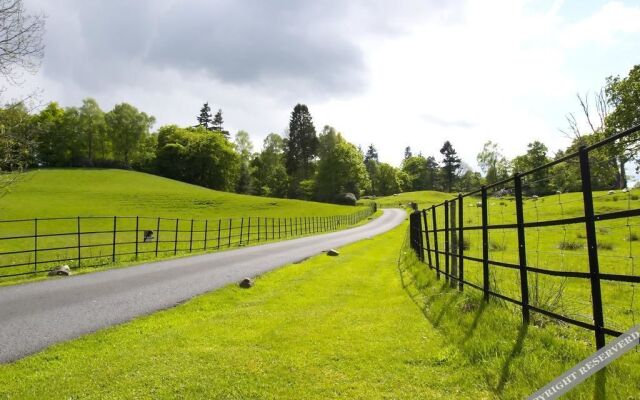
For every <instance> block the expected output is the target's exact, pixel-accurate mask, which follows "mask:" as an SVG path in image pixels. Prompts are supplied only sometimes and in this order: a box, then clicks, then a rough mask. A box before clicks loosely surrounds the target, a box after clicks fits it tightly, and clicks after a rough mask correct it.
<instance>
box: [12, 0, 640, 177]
mask: <svg viewBox="0 0 640 400" xmlns="http://www.w3.org/2000/svg"><path fill="white" fill-rule="evenodd" d="M24 2H25V7H26V9H27V11H28V12H30V13H42V14H44V15H45V16H46V33H45V37H44V40H45V45H46V49H45V56H44V59H43V60H42V65H41V67H40V69H39V70H38V72H37V73H35V74H24V75H23V76H22V79H20V85H18V86H13V87H10V88H9V89H8V90H7V91H6V92H5V93H3V97H5V99H4V100H5V101H7V100H8V99H10V98H20V97H21V96H25V95H26V94H28V93H33V92H37V93H38V98H39V100H40V102H41V103H42V104H45V103H46V102H49V101H57V102H58V103H60V104H61V105H63V106H79V105H80V104H81V102H82V99H84V98H87V97H93V98H95V99H96V100H97V101H98V102H99V103H100V105H101V106H102V108H103V109H105V110H109V109H111V108H112V107H113V106H114V105H115V104H117V103H121V102H128V103H131V104H133V105H135V106H136V107H138V108H139V109H140V110H141V111H145V112H146V113H148V114H151V115H153V116H155V118H156V120H157V122H156V125H155V126H154V128H158V127H160V126H162V125H165V124H178V125H183V126H188V125H194V124H195V118H196V116H197V114H198V113H199V110H200V107H201V106H202V104H203V103H204V102H209V104H210V105H211V107H212V108H213V109H214V110H217V109H218V108H221V109H222V110H223V114H224V119H225V129H227V130H229V131H231V132H232V133H235V132H236V131H237V130H240V129H242V130H246V131H248V132H249V133H250V135H251V138H252V140H253V142H254V145H255V148H257V149H259V148H260V147H261V143H262V140H263V139H264V137H265V136H266V135H267V134H269V133H271V132H276V133H280V134H284V133H285V130H286V128H287V126H288V121H289V116H290V113H291V110H292V109H293V107H294V106H295V105H296V104H297V103H304V104H306V105H307V106H308V107H309V110H310V112H311V114H312V116H313V119H314V123H315V126H316V129H317V131H318V132H320V131H321V129H322V127H323V126H324V125H331V126H333V127H335V128H336V129H337V130H338V131H340V132H342V133H343V135H344V136H345V137H346V139H347V140H349V141H351V142H353V143H355V144H357V145H360V146H362V148H363V149H366V148H367V146H368V145H369V144H370V143H373V144H374V145H375V146H376V148H377V149H378V153H379V156H380V159H381V161H384V162H389V163H391V164H393V165H396V166H397V165H400V163H401V161H402V158H403V154H404V148H405V147H406V146H410V147H411V149H412V150H413V152H414V153H415V154H417V153H422V154H423V155H425V156H428V155H433V156H436V158H437V159H438V160H439V159H440V158H441V156H440V154H439V149H440V148H441V147H442V144H443V142H444V141H445V140H449V141H451V143H452V144H453V146H454V147H455V148H456V150H457V151H458V153H459V154H460V155H461V157H462V158H463V160H464V161H465V162H467V163H468V164H470V165H471V166H472V167H476V161H475V160H476V155H477V153H478V152H479V151H480V150H481V149H482V146H483V144H484V143H485V142H486V141H488V140H491V141H494V142H497V143H499V144H500V146H501V147H502V149H503V152H504V153H505V155H507V156H508V157H513V156H516V155H518V154H522V153H524V152H525V151H526V145H527V143H530V142H532V141H534V140H540V141H542V142H544V143H545V144H546V145H547V146H548V147H549V149H550V153H551V154H553V153H554V152H555V151H557V150H559V149H561V148H563V147H566V146H567V145H568V144H569V139H568V138H567V137H566V136H565V135H563V134H562V133H561V132H560V129H564V128H566V126H567V123H566V121H565V116H566V114H567V113H569V112H576V113H578V112H579V110H580V108H579V103H578V101H577V99H576V94H577V93H581V94H585V93H594V92H595V91H597V90H599V89H600V88H601V87H602V86H603V85H604V83H605V78H606V77H607V76H610V75H621V76H624V75H626V74H627V73H628V71H629V70H630V69H631V67H632V66H633V65H635V64H638V63H640V24H639V23H638V21H640V3H638V2H637V1H627V2H624V1H593V0H567V1H551V0H549V1H547V0H535V1H523V0H468V1H463V0H459V1H458V0H394V1H391V0H387V1H383V0H349V1H343V0H315V1H285V0H271V1H268V2H267V1H261V0H215V1H211V0H136V1H129V0H56V1H50V0H24ZM580 123H581V124H582V125H583V126H586V125H584V124H585V122H584V121H581V122H580Z"/></svg>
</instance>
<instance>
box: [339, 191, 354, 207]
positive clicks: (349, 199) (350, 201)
mask: <svg viewBox="0 0 640 400" xmlns="http://www.w3.org/2000/svg"><path fill="white" fill-rule="evenodd" d="M334 202H335V203H336V204H344V205H347V206H355V205H356V195H355V194H353V193H340V194H338V195H336V196H335V197H334Z"/></svg>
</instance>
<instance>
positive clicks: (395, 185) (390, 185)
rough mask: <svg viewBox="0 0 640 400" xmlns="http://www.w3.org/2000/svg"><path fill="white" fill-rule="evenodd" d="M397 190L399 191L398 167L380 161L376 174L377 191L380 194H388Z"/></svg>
mask: <svg viewBox="0 0 640 400" xmlns="http://www.w3.org/2000/svg"><path fill="white" fill-rule="evenodd" d="M398 192H400V182H399V179H398V169H397V168H395V167H393V166H392V165H389V164H387V163H381V164H380V172H379V174H378V193H379V194H380V195H381V196H390V195H392V194H395V193H398Z"/></svg>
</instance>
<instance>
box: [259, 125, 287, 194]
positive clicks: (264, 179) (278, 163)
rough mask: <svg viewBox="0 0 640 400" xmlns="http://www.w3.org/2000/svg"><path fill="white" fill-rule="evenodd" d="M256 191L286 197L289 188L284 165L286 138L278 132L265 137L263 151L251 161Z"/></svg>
mask: <svg viewBox="0 0 640 400" xmlns="http://www.w3.org/2000/svg"><path fill="white" fill-rule="evenodd" d="M251 166H252V169H251V173H252V175H253V179H254V182H255V188H254V189H255V193H256V194H258V195H262V196H275V197H285V196H286V195H287V188H288V176H287V169H286V167H285V165H284V140H283V139H282V137H281V136H280V135H278V134H277V133H271V134H269V135H267V137H266V138H265V139H264V142H263V145H262V151H261V152H260V154H258V155H257V156H256V157H254V159H253V160H252V162H251Z"/></svg>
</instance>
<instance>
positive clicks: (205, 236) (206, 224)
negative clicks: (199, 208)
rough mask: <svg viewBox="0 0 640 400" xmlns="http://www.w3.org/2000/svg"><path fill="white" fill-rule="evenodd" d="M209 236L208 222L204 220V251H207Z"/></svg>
mask: <svg viewBox="0 0 640 400" xmlns="http://www.w3.org/2000/svg"><path fill="white" fill-rule="evenodd" d="M208 236H209V220H208V219H205V220H204V248H203V250H204V251H207V237H208Z"/></svg>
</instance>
